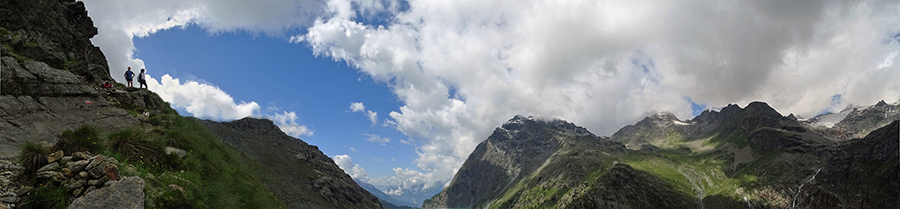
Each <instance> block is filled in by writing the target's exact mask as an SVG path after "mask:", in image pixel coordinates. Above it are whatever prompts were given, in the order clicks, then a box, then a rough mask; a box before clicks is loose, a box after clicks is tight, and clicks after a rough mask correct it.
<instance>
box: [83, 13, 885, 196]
mask: <svg viewBox="0 0 900 209" xmlns="http://www.w3.org/2000/svg"><path fill="white" fill-rule="evenodd" d="M84 2H85V5H86V7H87V9H88V15H89V16H90V17H91V18H92V19H93V20H94V24H95V25H96V26H97V27H98V29H99V33H100V34H99V35H97V36H95V37H94V38H93V39H92V42H93V43H94V44H95V45H98V46H99V47H100V48H101V50H102V51H103V52H104V54H105V55H106V57H107V59H108V61H109V64H110V73H111V74H112V76H113V77H114V78H116V79H117V81H119V82H123V80H124V78H123V77H122V76H121V75H122V74H123V73H124V71H125V68H126V67H128V66H131V67H132V68H133V69H141V68H146V69H148V75H150V77H152V79H150V85H149V89H150V90H151V91H154V92H156V93H157V94H159V95H160V96H161V97H162V98H163V99H164V100H166V101H167V102H169V103H171V104H172V105H173V107H175V108H176V109H177V110H178V111H179V112H180V113H182V114H183V115H190V116H195V117H199V118H204V119H211V120H218V121H230V120H235V119H239V118H243V117H257V118H267V119H271V120H273V121H274V122H275V123H276V124H277V125H279V127H280V128H281V129H282V130H283V131H285V132H286V133H288V134H289V135H291V136H295V137H298V138H300V139H302V140H304V141H306V142H308V143H310V144H313V145H317V146H318V147H319V148H320V149H321V150H322V151H323V152H324V153H325V154H327V155H328V156H330V157H332V158H333V159H334V160H335V162H336V163H337V164H338V165H339V166H340V167H341V168H343V169H344V170H345V172H347V173H348V174H349V175H351V176H352V177H354V178H356V179H361V180H363V181H366V182H368V183H370V184H373V185H375V186H376V187H378V188H381V189H383V190H385V192H386V193H388V194H403V193H410V192H414V191H423V190H428V189H433V188H439V187H443V186H445V185H446V184H448V182H449V181H450V180H451V179H452V178H453V175H454V174H455V173H456V171H457V170H458V169H459V167H460V166H461V165H462V163H463V162H464V161H465V159H466V158H467V157H468V155H469V154H470V153H471V151H472V150H473V149H474V148H475V146H477V145H478V143H480V142H481V141H483V140H484V139H486V138H487V137H488V136H489V135H490V133H491V131H492V130H493V129H494V128H496V127H497V126H499V125H501V124H502V123H503V122H505V121H507V120H509V119H510V118H512V117H513V116H515V115H528V116H537V117H543V118H558V119H564V120H567V121H570V122H573V123H575V124H577V125H580V126H583V127H585V128H587V129H588V130H590V131H591V132H593V133H595V134H597V135H606V136H608V135H611V134H612V133H614V132H615V131H616V130H618V129H619V128H621V127H622V126H624V125H628V124H633V123H635V122H636V121H638V120H640V119H641V118H643V117H645V116H647V115H649V114H652V113H653V112H655V111H668V112H672V113H674V114H675V115H676V116H678V118H680V119H683V120H685V119H690V118H691V117H693V116H694V115H697V114H698V113H699V112H700V111H702V110H704V109H717V108H720V107H723V106H725V105H727V104H739V105H740V106H745V105H746V104H748V103H749V102H751V101H765V102H767V103H769V105H771V106H772V107H774V108H775V109H776V110H778V111H780V112H781V113H782V114H785V115H787V114H790V113H794V114H795V115H800V116H801V117H806V118H809V117H813V116H815V115H816V114H820V113H823V112H831V111H839V110H840V109H843V108H844V107H846V106H847V105H851V104H856V105H871V104H875V103H876V102H878V101H880V100H885V101H898V100H900V66H898V65H895V64H894V61H896V60H897V56H898V53H900V2H898V1H889V0H885V1H879V0H873V1H713V0H707V1H703V0H698V1H671V2H670V1H645V0H626V1H592V0H568V1H546V0H524V1H523V0H516V1H481V0H478V1H472V0H459V1H400V0H269V1H241V0H217V1H213V0H156V1H150V0H133V1H118V0H85V1H84Z"/></svg>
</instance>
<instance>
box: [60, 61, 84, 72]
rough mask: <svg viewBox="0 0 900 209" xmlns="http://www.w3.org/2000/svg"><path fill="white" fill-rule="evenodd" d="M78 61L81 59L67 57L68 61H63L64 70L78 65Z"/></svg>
mask: <svg viewBox="0 0 900 209" xmlns="http://www.w3.org/2000/svg"><path fill="white" fill-rule="evenodd" d="M78 63H81V60H77V59H67V60H66V62H65V63H63V70H66V71H71V69H69V67H71V66H73V65H77V64H78Z"/></svg>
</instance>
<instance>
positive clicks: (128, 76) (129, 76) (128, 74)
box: [125, 67, 134, 88]
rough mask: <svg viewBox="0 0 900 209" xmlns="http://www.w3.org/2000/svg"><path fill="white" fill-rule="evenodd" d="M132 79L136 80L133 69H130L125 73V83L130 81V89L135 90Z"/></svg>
mask: <svg viewBox="0 0 900 209" xmlns="http://www.w3.org/2000/svg"><path fill="white" fill-rule="evenodd" d="M132 78H134V72H131V67H128V71H125V81H128V87H132V88H134V84H131V79H132Z"/></svg>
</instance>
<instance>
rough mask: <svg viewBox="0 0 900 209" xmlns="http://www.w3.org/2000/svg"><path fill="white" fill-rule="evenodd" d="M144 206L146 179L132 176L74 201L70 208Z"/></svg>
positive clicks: (94, 208) (123, 208)
mask: <svg viewBox="0 0 900 209" xmlns="http://www.w3.org/2000/svg"><path fill="white" fill-rule="evenodd" d="M82 208H84V209H87V208H91V209H104V208H109V209H120V208H121V209H127V208H135V209H138V208H140V209H142V208H144V179H141V177H137V176H132V177H125V178H122V180H120V181H118V182H116V183H112V184H111V185H109V186H107V187H103V188H102V189H97V190H94V191H93V192H91V193H88V194H87V195H85V196H84V197H80V198H78V199H75V201H72V204H71V205H69V209H82Z"/></svg>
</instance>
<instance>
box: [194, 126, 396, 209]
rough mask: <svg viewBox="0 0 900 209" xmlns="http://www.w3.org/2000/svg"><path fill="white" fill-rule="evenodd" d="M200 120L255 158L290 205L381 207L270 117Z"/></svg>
mask: <svg viewBox="0 0 900 209" xmlns="http://www.w3.org/2000/svg"><path fill="white" fill-rule="evenodd" d="M203 124H204V125H206V127H207V128H209V130H210V131H211V132H212V133H213V134H215V135H216V136H218V137H220V138H222V140H224V141H225V142H227V143H228V144H230V145H232V146H233V147H234V148H236V149H238V150H240V151H241V152H243V153H244V154H245V155H247V156H248V157H249V158H250V159H251V160H253V161H255V162H256V163H257V164H258V165H259V169H260V170H261V171H262V174H263V175H265V176H266V180H264V183H265V184H266V187H267V188H268V189H269V191H271V192H272V193H274V194H275V196H277V197H278V199H279V200H281V201H282V202H284V203H285V205H287V206H288V207H290V208H381V207H382V206H381V204H380V203H379V202H378V198H376V197H375V196H373V195H372V194H371V193H369V192H368V191H366V190H364V189H363V188H361V187H360V186H359V185H357V184H356V182H355V181H353V179H351V178H350V176H349V175H347V174H346V173H344V171H343V170H341V168H340V167H338V166H337V164H335V163H334V161H333V160H332V159H331V158H329V157H328V156H326V155H325V154H323V153H322V151H319V149H318V147H316V146H312V145H309V144H307V143H306V142H303V140H300V139H297V138H293V137H290V136H288V135H287V134H285V133H284V132H282V131H281V130H280V129H279V128H278V126H275V124H274V123H272V121H270V120H267V119H254V118H244V119H240V120H236V121H232V122H214V121H203Z"/></svg>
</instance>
